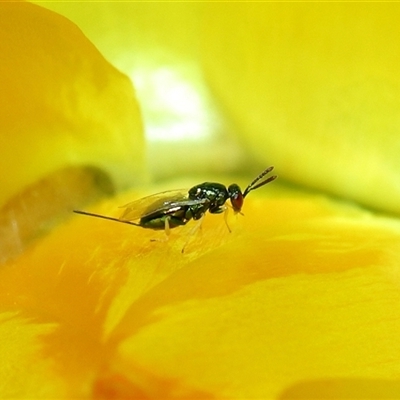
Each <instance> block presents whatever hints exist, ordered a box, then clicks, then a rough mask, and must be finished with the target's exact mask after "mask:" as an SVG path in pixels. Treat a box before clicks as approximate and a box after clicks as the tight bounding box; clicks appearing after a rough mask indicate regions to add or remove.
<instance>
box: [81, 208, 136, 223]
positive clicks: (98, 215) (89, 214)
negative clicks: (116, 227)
mask: <svg viewBox="0 0 400 400" xmlns="http://www.w3.org/2000/svg"><path fill="white" fill-rule="evenodd" d="M73 212H74V213H76V214H82V215H87V216H89V217H96V218H103V219H108V220H109V221H115V222H121V223H123V224H129V225H134V226H140V225H139V224H135V223H134V222H131V221H124V220H123V219H119V218H113V217H108V216H107V215H101V214H95V213H90V212H87V211H81V210H73Z"/></svg>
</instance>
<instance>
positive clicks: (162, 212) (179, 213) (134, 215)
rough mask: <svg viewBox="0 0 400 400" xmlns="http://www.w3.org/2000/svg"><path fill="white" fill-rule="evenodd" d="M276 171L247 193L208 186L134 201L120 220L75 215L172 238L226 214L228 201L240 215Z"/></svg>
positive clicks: (259, 178) (263, 176)
mask: <svg viewBox="0 0 400 400" xmlns="http://www.w3.org/2000/svg"><path fill="white" fill-rule="evenodd" d="M273 169H274V167H273V166H271V167H269V168H267V169H266V170H264V171H263V172H261V174H260V175H258V176H257V178H255V179H254V180H253V182H251V183H250V185H249V186H247V188H246V190H245V191H244V192H243V193H242V191H241V190H240V187H239V186H238V185H237V184H236V183H233V184H232V185H229V186H228V188H227V187H226V186H224V185H222V184H221V183H216V182H204V183H201V184H199V185H196V186H193V187H192V188H191V189H190V190H189V191H188V192H187V193H184V191H182V190H168V191H166V192H161V193H157V194H153V195H151V196H147V197H143V198H141V199H139V200H135V201H132V202H131V203H128V204H125V205H124V206H122V207H121V208H124V209H125V210H124V212H123V213H122V215H121V216H120V217H119V218H113V217H108V216H106V215H101V214H94V213H90V212H86V211H79V210H74V212H75V213H78V214H83V215H89V216H91V217H97V218H104V219H108V220H111V221H117V222H122V223H126V224H131V225H135V226H141V227H142V228H148V229H164V230H165V231H166V233H167V234H168V233H169V230H170V229H172V228H175V227H177V226H181V225H186V224H187V223H188V222H189V221H190V220H191V219H193V220H199V219H200V218H202V217H203V216H204V214H205V213H206V212H207V211H208V212H209V213H210V214H220V213H222V212H224V211H225V210H226V209H227V207H226V205H225V203H226V201H227V200H228V199H230V201H231V205H232V208H233V210H234V212H235V213H240V212H241V210H242V206H243V201H244V198H245V197H246V196H247V195H248V194H249V193H250V192H251V191H252V190H255V189H258V188H259V187H261V186H264V185H266V184H267V183H269V182H272V181H273V180H275V179H276V178H277V176H276V175H273V176H269V177H267V176H266V175H267V174H268V173H269V172H271V171H272V170H273ZM134 221H137V222H134Z"/></svg>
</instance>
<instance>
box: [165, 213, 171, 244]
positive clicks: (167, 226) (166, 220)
mask: <svg viewBox="0 0 400 400" xmlns="http://www.w3.org/2000/svg"><path fill="white" fill-rule="evenodd" d="M170 219H171V217H165V221H164V224H165V226H164V231H165V234H166V235H167V239H168V236H169V235H170V233H171V228H170V226H169V220H170Z"/></svg>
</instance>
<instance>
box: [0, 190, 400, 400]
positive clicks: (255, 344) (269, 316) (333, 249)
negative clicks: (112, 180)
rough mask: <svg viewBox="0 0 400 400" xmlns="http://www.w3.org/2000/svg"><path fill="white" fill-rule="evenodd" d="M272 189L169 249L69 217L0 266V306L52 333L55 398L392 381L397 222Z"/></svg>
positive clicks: (120, 227)
mask: <svg viewBox="0 0 400 400" xmlns="http://www.w3.org/2000/svg"><path fill="white" fill-rule="evenodd" d="M275 186H277V185H275ZM265 190H266V189H265ZM270 194H271V195H272V197H262V196H261V194H260V192H258V193H257V194H256V193H254V194H253V195H252V197H251V198H250V197H249V198H248V199H246V204H245V207H244V209H243V211H244V213H245V216H244V217H242V216H237V218H231V219H230V220H229V222H230V224H231V225H232V229H233V232H232V233H229V231H228V230H227V228H226V225H225V223H224V218H223V216H221V215H219V216H218V215H208V216H207V217H206V219H205V220H204V224H203V227H202V230H201V232H197V233H196V234H194V235H192V236H188V235H190V231H191V229H192V227H193V225H190V224H188V226H186V227H184V228H177V229H174V230H173V231H172V232H171V236H170V238H169V240H168V241H167V242H165V241H151V240H152V239H162V238H163V232H155V231H152V230H145V229H142V228H138V227H132V226H127V225H125V224H119V223H115V222H110V221H104V220H99V219H94V218H89V217H84V216H76V217H75V218H74V220H73V221H72V222H71V223H69V224H67V225H65V226H64V227H60V228H59V229H57V230H55V231H54V232H53V233H52V234H51V235H50V236H48V237H47V238H45V239H44V240H43V241H42V242H41V243H40V244H38V245H37V246H36V248H35V249H33V250H31V251H28V252H26V253H25V254H24V255H23V256H21V257H20V258H19V259H18V260H16V261H15V262H14V263H13V264H10V265H8V266H7V267H5V268H3V269H2V271H1V279H0V282H1V287H0V293H1V299H0V301H1V304H3V309H5V311H8V312H16V311H18V312H19V313H20V315H21V316H23V317H24V318H26V319H27V320H30V321H34V323H39V324H45V323H46V324H49V323H52V324H53V326H54V327H55V328H54V329H53V330H52V331H51V332H49V333H44V334H41V335H40V337H39V342H40V344H41V346H42V349H43V348H44V349H46V352H43V351H38V352H37V357H38V358H40V357H42V358H43V359H42V362H46V363H48V362H50V363H51V364H52V365H53V368H54V370H55V371H56V373H58V374H59V375H58V378H59V379H63V380H64V382H65V385H66V389H65V391H64V392H60V394H59V397H62V396H63V395H64V396H66V394H65V393H69V394H70V393H73V394H74V395H75V396H76V397H79V396H81V397H84V396H90V395H94V396H97V398H107V396H108V395H110V396H111V394H112V393H113V395H114V398H123V397H125V398H129V396H132V397H133V396H134V395H137V396H139V394H140V396H142V398H167V397H170V398H191V397H193V396H194V397H196V396H197V397H199V398H208V397H212V396H214V397H217V398H250V397H258V398H278V396H279V395H280V394H281V393H283V392H284V391H290V390H298V391H299V392H301V390H304V387H303V386H302V385H300V388H299V389H293V387H294V388H296V387H297V386H296V385H298V384H299V383H301V382H303V383H306V382H308V386H307V387H306V389H307V390H309V392H308V393H311V392H312V390H318V388H319V390H321V384H320V381H321V380H323V379H328V380H333V381H334V382H335V381H336V380H339V386H340V382H341V379H343V378H346V379H348V378H360V377H361V378H363V379H366V380H367V382H369V383H371V382H372V383H373V381H369V380H373V379H387V380H389V381H390V380H394V379H396V376H397V370H398V364H399V361H398V360H399V359H400V347H399V346H398V344H397V342H398V340H397V338H398V333H399V329H400V319H399V318H397V314H399V311H400V296H399V294H398V274H397V272H396V269H397V265H398V263H399V257H398V256H397V248H398V246H399V245H400V225H399V223H398V222H397V221H395V220H392V219H387V218H382V217H375V216H373V215H371V214H369V213H367V212H365V211H362V210H360V209H357V208H354V207H351V206H346V205H341V204H335V203H333V202H331V201H329V200H327V199H325V198H323V197H318V196H311V195H309V196H307V195H304V194H300V193H291V192H287V191H283V192H282V191H279V190H278V189H277V187H275V188H274V189H271V188H270ZM271 195H270V196H271ZM136 196H137V193H132V194H131V195H130V196H129V197H130V198H135V197H136ZM125 200H127V198H120V199H118V200H117V201H118V204H120V203H121V204H123V203H124V201H125ZM114 201H115V200H114ZM114 207H115V204H114V205H113V204H112V203H111V202H110V201H109V202H107V203H105V204H103V205H102V206H101V207H99V208H97V209H95V210H94V211H96V212H101V213H106V214H111V213H112V211H113V208H114ZM232 217H233V216H232ZM188 240H189V242H188V243H187V241H188ZM182 246H185V251H184V253H182V252H181V250H182ZM14 357H16V356H15V355H14ZM310 382H311V383H310ZM312 382H315V385H313V384H312ZM349 387H350V388H351V384H350V385H349ZM325 388H326V386H325ZM390 388H391V386H390V384H389V385H388V389H387V390H388V391H389V390H391V389H390ZM48 390H50V388H49V389H48ZM310 391H311V392H310ZM110 393H111V394H110ZM296 393H297V392H296ZM383 393H385V392H383ZM388 393H389V392H388ZM111 398H112V397H111Z"/></svg>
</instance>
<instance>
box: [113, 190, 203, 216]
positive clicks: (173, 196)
mask: <svg viewBox="0 0 400 400" xmlns="http://www.w3.org/2000/svg"><path fill="white" fill-rule="evenodd" d="M187 195H188V190H187V189H178V190H167V191H165V192H160V193H156V194H152V195H150V196H146V197H142V198H141V199H138V200H135V201H132V202H130V203H128V204H125V205H123V206H121V207H120V208H125V210H124V211H123V212H122V214H121V216H120V217H119V219H120V220H122V221H135V220H138V219H140V218H142V217H145V216H146V215H148V214H151V213H153V212H154V211H157V210H159V211H162V210H165V209H169V208H172V207H176V206H177V205H191V204H192V203H191V202H193V201H194V200H188V198H187ZM188 202H189V204H188ZM198 203H199V202H198V201H197V202H195V204H198Z"/></svg>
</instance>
